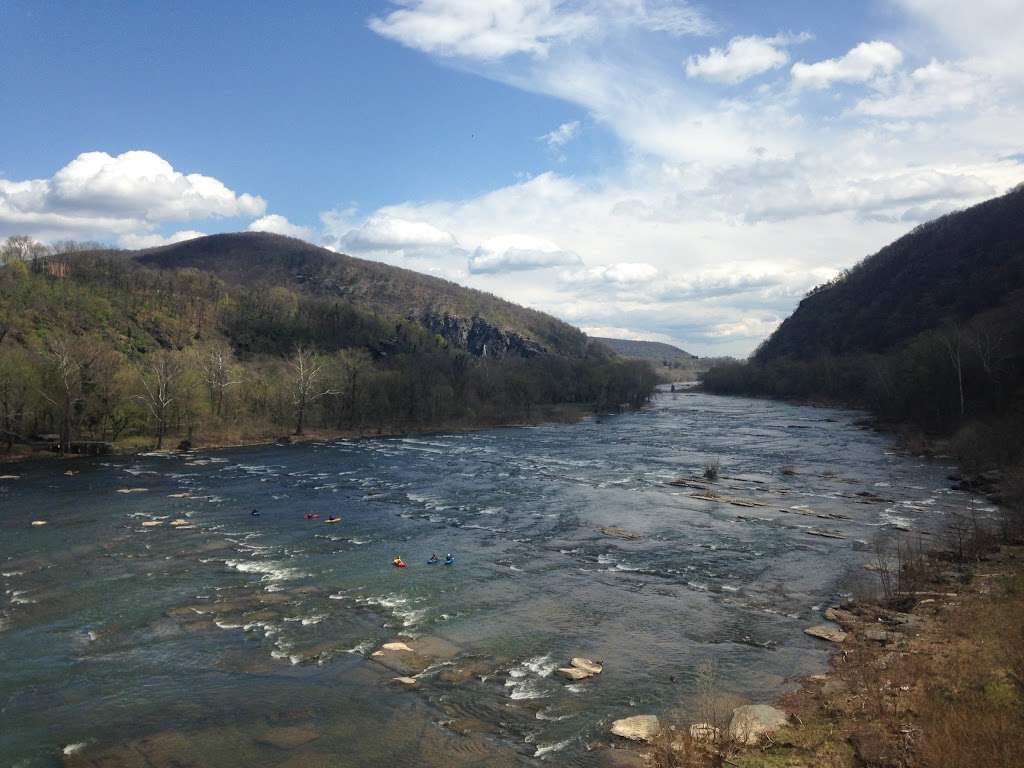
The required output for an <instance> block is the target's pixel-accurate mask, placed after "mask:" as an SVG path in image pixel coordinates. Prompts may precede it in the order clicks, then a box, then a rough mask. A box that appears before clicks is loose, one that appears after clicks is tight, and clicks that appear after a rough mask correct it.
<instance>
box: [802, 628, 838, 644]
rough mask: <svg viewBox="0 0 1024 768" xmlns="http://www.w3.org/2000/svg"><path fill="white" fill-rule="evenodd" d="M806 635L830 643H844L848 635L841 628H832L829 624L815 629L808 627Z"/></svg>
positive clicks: (805, 631)
mask: <svg viewBox="0 0 1024 768" xmlns="http://www.w3.org/2000/svg"><path fill="white" fill-rule="evenodd" d="M804 634H805V635H810V636H811V637H816V638H818V639H819V640H828V641H829V642H830V643H842V642H843V641H845V640H846V633H845V632H844V631H843V630H841V629H839V627H830V626H828V625H827V624H818V625H817V626H815V627H808V628H807V629H805V630H804Z"/></svg>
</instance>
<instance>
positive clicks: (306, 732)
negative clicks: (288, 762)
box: [256, 725, 320, 749]
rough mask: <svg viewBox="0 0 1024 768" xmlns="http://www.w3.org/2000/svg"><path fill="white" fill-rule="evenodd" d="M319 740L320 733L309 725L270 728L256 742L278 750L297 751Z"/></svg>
mask: <svg viewBox="0 0 1024 768" xmlns="http://www.w3.org/2000/svg"><path fill="white" fill-rule="evenodd" d="M319 738H320V731H318V730H316V729H315V728H312V727H310V726H308V725H287V726H280V727H278V728H268V729H267V730H265V731H264V732H263V733H261V734H260V735H259V736H257V737H256V741H258V742H259V743H260V744H269V745H270V746H272V747H277V748H278V749H295V748H296V747H301V746H302V745H304V744H309V742H311V741H315V740H316V739H319Z"/></svg>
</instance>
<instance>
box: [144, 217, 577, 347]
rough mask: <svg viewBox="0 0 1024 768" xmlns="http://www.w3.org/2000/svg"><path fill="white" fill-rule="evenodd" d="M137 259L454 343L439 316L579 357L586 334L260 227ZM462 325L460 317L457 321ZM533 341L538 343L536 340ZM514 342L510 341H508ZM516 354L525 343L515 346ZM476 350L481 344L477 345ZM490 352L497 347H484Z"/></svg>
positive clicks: (454, 331) (484, 296)
mask: <svg viewBox="0 0 1024 768" xmlns="http://www.w3.org/2000/svg"><path fill="white" fill-rule="evenodd" d="M126 255H127V256H128V257H129V258H132V259H133V260H135V261H137V262H139V263H140V264H142V265H145V266H149V267H155V268H159V269H182V268H193V269H198V270H200V271H202V272H205V273H210V274H213V275H216V276H217V277H219V278H220V279H221V280H223V281H224V282H225V283H226V284H228V285H233V286H239V287H244V288H246V289H249V290H263V289H266V288H271V287H285V288H288V289H291V290H293V291H295V292H297V293H300V294H302V295H305V296H310V297H319V298H322V299H327V300H339V299H340V300H343V301H344V303H345V304H346V305H347V306H350V307H353V308H356V309H361V310H364V311H370V312H372V313H374V314H378V315H384V316H388V317H392V318H406V319H412V320H415V321H418V322H420V323H422V324H424V325H426V326H427V327H429V328H431V330H434V331H435V332H437V333H440V334H441V335H445V336H448V337H449V341H452V342H453V343H455V344H456V346H462V347H465V342H466V340H465V339H463V340H462V343H460V340H459V338H458V337H459V333H460V332H461V333H462V335H463V336H466V335H467V334H466V331H467V328H465V327H457V325H453V324H452V323H451V322H450V321H448V322H446V321H445V316H446V315H447V316H448V317H449V318H451V317H455V318H459V319H461V320H466V321H470V323H469V324H470V326H471V325H472V322H471V321H472V319H473V318H479V319H481V320H483V321H484V322H485V323H486V324H488V325H490V326H493V327H496V328H499V329H501V330H502V331H504V332H506V333H507V334H513V335H515V336H518V337H519V338H520V339H522V340H525V341H527V342H532V344H528V345H527V347H532V348H533V350H534V351H540V350H541V349H542V350H544V351H550V352H555V353H558V354H564V355H570V356H581V355H583V354H584V353H585V351H586V345H587V340H586V336H585V335H584V334H583V333H582V331H580V330H579V329H577V328H574V327H573V326H571V325H569V324H568V323H564V322H562V321H560V320H557V319H556V318H554V317H551V316H550V315H546V314H544V313H543V312H538V311H536V310H532V309H527V308H526V307H521V306H519V305H517V304H513V303H512V302H509V301H504V300H503V299H499V298H497V297H496V296H492V295H491V294H488V293H484V292H482V291H477V290H473V289H471V288H465V287H463V286H461V285H458V284H456V283H453V282H450V281H448V280H442V279H441V278H438V277H433V276H431V275H424V274H421V273H419V272H413V271H412V270H408V269H402V268H400V267H393V266H390V265H388V264H382V263H380V262H377V261H367V260H365V259H357V258H353V257H351V256H346V255H344V254H339V253H335V252H333V251H330V250H328V249H326V248H321V247H319V246H316V245H312V244H310V243H307V242H304V241H302V240H298V239H296V238H293V237H283V236H281V235H274V234H269V233H264V232H240V233H234V234H222V235H210V236H209V237H200V238H196V239H194V240H186V241H184V242H181V243H175V244H173V245H167V246H163V247H161V248H153V249H148V250H143V251H136V252H134V253H132V252H128V253H127V254H126ZM463 325H464V324H463ZM538 345H539V347H538ZM514 346H515V344H514ZM514 351H517V352H518V353H522V352H524V351H525V352H527V354H529V352H528V350H527V348H525V347H524V348H518V347H517V349H516V350H514ZM479 352H482V348H481V349H480V350H479ZM488 354H490V355H491V356H501V354H502V352H501V351H500V350H496V349H495V348H493V347H491V348H490V349H489V350H488Z"/></svg>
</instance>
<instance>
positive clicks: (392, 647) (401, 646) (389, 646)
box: [373, 642, 412, 656]
mask: <svg viewBox="0 0 1024 768" xmlns="http://www.w3.org/2000/svg"><path fill="white" fill-rule="evenodd" d="M381 651H403V652H405V653H412V648H410V647H409V646H408V645H406V644H405V643H401V642H394V643H384V645H382V646H381V647H380V651H375V652H374V654H373V655H374V656H377V655H378V654H379V655H383V654H382V653H381Z"/></svg>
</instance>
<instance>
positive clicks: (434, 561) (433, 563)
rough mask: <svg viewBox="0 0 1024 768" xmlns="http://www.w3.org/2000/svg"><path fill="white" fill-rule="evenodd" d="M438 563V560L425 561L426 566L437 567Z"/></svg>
mask: <svg viewBox="0 0 1024 768" xmlns="http://www.w3.org/2000/svg"><path fill="white" fill-rule="evenodd" d="M440 562H441V561H440V560H427V565H437V564H438V563H440Z"/></svg>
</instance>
